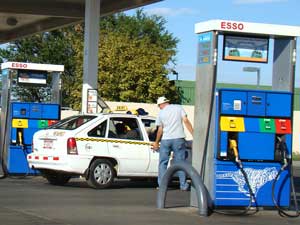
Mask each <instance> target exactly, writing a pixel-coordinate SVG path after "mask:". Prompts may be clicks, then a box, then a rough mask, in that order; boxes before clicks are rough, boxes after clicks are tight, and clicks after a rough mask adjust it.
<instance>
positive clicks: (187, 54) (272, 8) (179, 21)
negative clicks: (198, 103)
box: [143, 0, 300, 86]
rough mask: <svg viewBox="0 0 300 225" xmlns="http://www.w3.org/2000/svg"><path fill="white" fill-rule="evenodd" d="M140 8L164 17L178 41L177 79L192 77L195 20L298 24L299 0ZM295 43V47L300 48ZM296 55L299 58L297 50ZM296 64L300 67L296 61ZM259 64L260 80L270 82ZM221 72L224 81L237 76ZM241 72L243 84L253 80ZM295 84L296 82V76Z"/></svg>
mask: <svg viewBox="0 0 300 225" xmlns="http://www.w3.org/2000/svg"><path fill="white" fill-rule="evenodd" d="M143 8H144V10H145V11H146V12H147V13H148V14H158V15H161V16H163V17H164V18H165V19H166V20H167V24H166V28H167V30H168V31H169V32H171V33H172V34H173V35H174V36H175V37H177V38H178V39H179V40H180V42H179V43H178V48H177V50H178V52H177V56H176V67H175V70H176V71H177V72H178V77H179V79H180V80H195V74H196V72H195V71H196V69H195V68H196V56H197V35H196V34H195V33H194V25H195V24H196V23H198V22H203V21H207V20H212V19H223V20H235V21H242V22H255V23H268V24H280V25H291V26H300V13H299V10H300V1H299V0H209V1H203V0H181V1H180V0H164V1H161V2H158V3H154V4H151V5H149V6H146V7H143ZM299 42H300V41H298V44H297V46H298V48H300V44H299ZM298 58H300V54H299V53H298ZM269 61H270V60H269ZM298 61H299V60H298ZM298 64H299V66H300V63H299V62H298ZM259 66H260V67H261V74H262V75H261V77H262V78H261V80H262V83H263V84H267V83H268V82H270V81H269V80H268V79H267V77H270V76H269V73H271V72H270V68H271V67H270V65H262V64H260V65H259ZM238 71H239V72H238V73H240V71H242V70H241V69H238ZM222 73H223V75H224V76H225V77H226V75H229V78H228V79H229V80H228V79H227V80H226V78H224V79H225V80H224V82H230V81H231V82H232V80H233V79H235V78H236V76H239V75H240V74H237V73H234V72H233V71H222ZM242 73H245V74H243V77H244V78H245V79H246V78H247V77H248V80H247V79H246V81H245V83H247V82H248V81H249V82H250V83H256V76H253V74H251V73H249V72H248V73H247V72H242ZM264 73H266V74H264ZM298 73H299V72H297V74H298ZM170 79H175V76H174V77H173V78H172V76H170ZM235 80H236V79H235ZM242 83H244V82H242ZM296 84H298V85H297V86H299V85H300V81H299V78H298V77H296Z"/></svg>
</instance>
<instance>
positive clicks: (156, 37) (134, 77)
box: [71, 10, 180, 107]
mask: <svg viewBox="0 0 300 225" xmlns="http://www.w3.org/2000/svg"><path fill="white" fill-rule="evenodd" d="M165 24H166V21H165V20H164V19H163V18H162V17H160V16H148V15H146V14H145V13H144V12H143V10H137V11H136V14H135V15H134V16H128V15H126V14H124V13H120V14H116V15H113V16H108V17H105V18H102V19H101V22H100V44H99V64H98V66H99V74H98V90H99V94H100V96H101V97H102V98H104V99H105V100H111V101H133V102H149V103H153V102H155V101H156V99H157V97H158V96H161V95H165V96H167V97H168V98H170V99H171V100H173V101H178V100H179V95H180V93H179V92H178V90H177V88H176V87H175V85H174V84H173V83H170V82H169V80H168V78H167V75H168V73H169V68H168V65H170V64H175V55H176V46H177V43H178V39H176V38H174V37H173V36H172V34H170V33H169V32H168V31H167V30H166V28H165ZM75 30H76V31H77V32H73V33H72V34H74V35H75V38H74V36H73V38H71V39H72V40H73V43H74V46H76V52H77V57H78V58H77V60H78V62H82V58H81V57H82V52H83V41H82V40H83V36H82V35H83V27H82V25H77V26H76V27H75ZM79 34H81V38H80V37H79V36H80V35H79ZM80 39H82V40H81V41H78V40H80ZM76 74H77V75H78V76H77V79H76V80H81V79H82V66H81V67H77V71H76ZM78 84H79V83H78ZM71 95H72V96H73V97H76V98H78V97H79V96H80V95H81V85H76V87H74V88H73V92H72V94H71ZM75 107H78V105H77V106H75Z"/></svg>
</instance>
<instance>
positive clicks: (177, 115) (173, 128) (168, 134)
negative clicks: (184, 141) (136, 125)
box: [156, 104, 186, 140]
mask: <svg viewBox="0 0 300 225" xmlns="http://www.w3.org/2000/svg"><path fill="white" fill-rule="evenodd" d="M184 116H186V112H185V111H184V109H183V108H182V106H181V105H173V104H170V105H167V106H165V107H164V108H163V109H162V110H160V112H159V114H158V117H157V119H156V125H157V126H162V127H163V136H162V140H167V139H176V138H185V133H184V128H183V122H182V118H183V117H184Z"/></svg>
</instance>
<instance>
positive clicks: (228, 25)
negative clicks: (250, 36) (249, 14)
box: [221, 21, 244, 31]
mask: <svg viewBox="0 0 300 225" xmlns="http://www.w3.org/2000/svg"><path fill="white" fill-rule="evenodd" d="M221 29H223V30H240V31H241V30H243V29H244V24H243V23H234V22H225V21H222V22H221Z"/></svg>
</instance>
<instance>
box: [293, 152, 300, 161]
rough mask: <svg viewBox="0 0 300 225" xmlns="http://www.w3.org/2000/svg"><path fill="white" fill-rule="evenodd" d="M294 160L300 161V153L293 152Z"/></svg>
mask: <svg viewBox="0 0 300 225" xmlns="http://www.w3.org/2000/svg"><path fill="white" fill-rule="evenodd" d="M293 160H294V161H300V154H299V153H293Z"/></svg>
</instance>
